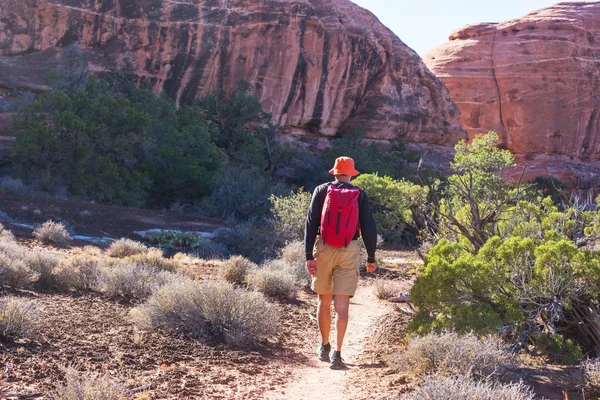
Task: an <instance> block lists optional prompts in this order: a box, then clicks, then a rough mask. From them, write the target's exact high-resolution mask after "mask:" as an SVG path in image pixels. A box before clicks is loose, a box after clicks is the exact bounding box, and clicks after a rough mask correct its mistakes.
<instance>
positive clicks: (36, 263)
mask: <svg viewBox="0 0 600 400" xmlns="http://www.w3.org/2000/svg"><path fill="white" fill-rule="evenodd" d="M59 262H60V257H59V256H57V255H56V254H53V253H49V252H46V251H33V252H31V253H29V255H28V256H27V258H26V263H27V265H29V267H30V268H31V269H32V270H33V271H35V272H36V273H37V274H38V277H37V280H36V282H35V285H36V287H38V288H40V289H52V288H53V287H54V286H56V283H57V281H56V274H55V272H56V268H57V267H58V264H59Z"/></svg>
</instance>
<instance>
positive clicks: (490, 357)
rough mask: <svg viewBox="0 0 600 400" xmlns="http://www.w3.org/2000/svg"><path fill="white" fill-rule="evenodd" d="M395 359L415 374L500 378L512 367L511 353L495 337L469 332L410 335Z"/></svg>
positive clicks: (513, 364) (512, 356)
mask: <svg viewBox="0 0 600 400" xmlns="http://www.w3.org/2000/svg"><path fill="white" fill-rule="evenodd" d="M396 362H398V364H399V365H401V366H403V367H405V368H407V369H408V370H410V371H412V372H415V373H416V374H419V375H425V374H427V375H441V376H453V375H459V374H460V375H469V376H471V377H473V378H475V379H486V378H489V377H492V376H496V377H501V376H502V375H503V374H505V373H506V372H508V371H510V370H511V369H514V368H515V367H516V361H515V358H514V355H513V354H511V353H510V352H508V351H506V349H505V344H504V342H502V340H500V339H499V338H498V337H495V336H487V337H484V338H479V337H477V336H476V335H475V334H473V333H468V334H465V335H459V334H457V333H454V332H445V333H440V334H437V333H432V334H429V335H426V336H423V337H418V336H417V337H414V338H412V339H411V340H410V342H409V343H408V346H407V348H406V350H405V351H404V352H403V353H401V354H399V355H398V357H397V359H396Z"/></svg>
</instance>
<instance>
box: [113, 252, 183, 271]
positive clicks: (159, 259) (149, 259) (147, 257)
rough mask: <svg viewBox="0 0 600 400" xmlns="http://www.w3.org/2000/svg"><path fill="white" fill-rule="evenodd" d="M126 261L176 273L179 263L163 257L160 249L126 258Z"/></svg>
mask: <svg viewBox="0 0 600 400" xmlns="http://www.w3.org/2000/svg"><path fill="white" fill-rule="evenodd" d="M124 260H125V261H128V262H130V263H134V264H143V265H147V266H149V267H152V268H154V269H157V270H162V271H175V270H176V269H177V262H176V261H174V260H170V259H168V258H165V257H164V256H163V252H162V251H161V250H159V249H149V250H148V251H147V252H145V253H140V254H135V255H132V256H129V257H125V258H124Z"/></svg>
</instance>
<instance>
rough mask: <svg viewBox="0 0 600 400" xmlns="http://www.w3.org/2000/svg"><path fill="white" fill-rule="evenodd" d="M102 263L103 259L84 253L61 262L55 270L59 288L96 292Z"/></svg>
mask: <svg viewBox="0 0 600 400" xmlns="http://www.w3.org/2000/svg"><path fill="white" fill-rule="evenodd" d="M102 262H103V258H102V257H99V256H95V255H93V254H89V253H84V252H82V253H79V254H74V255H72V256H71V257H68V258H65V259H63V260H61V261H60V262H59V264H58V267H57V268H56V270H55V274H56V283H57V286H58V287H59V288H60V289H63V290H69V289H75V290H81V291H93V290H96V289H97V286H98V279H99V277H100V272H101V271H100V268H101V265H102Z"/></svg>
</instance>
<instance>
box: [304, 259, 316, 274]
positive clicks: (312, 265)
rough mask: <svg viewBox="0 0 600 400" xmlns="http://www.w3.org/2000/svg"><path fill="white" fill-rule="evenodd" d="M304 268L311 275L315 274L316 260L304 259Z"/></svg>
mask: <svg viewBox="0 0 600 400" xmlns="http://www.w3.org/2000/svg"><path fill="white" fill-rule="evenodd" d="M306 270H307V271H308V273H309V274H310V275H311V276H316V275H317V262H316V261H315V260H307V261H306Z"/></svg>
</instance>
